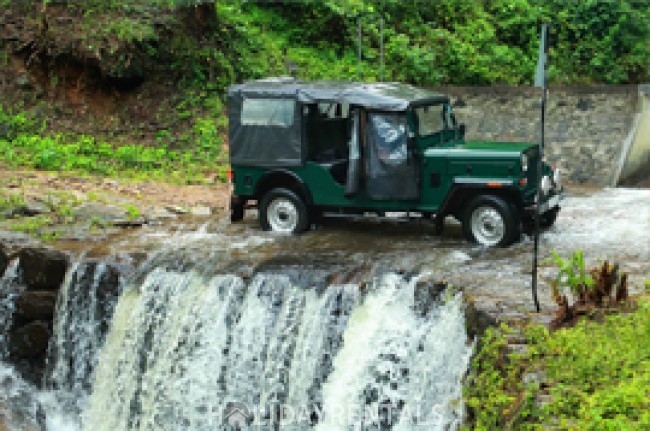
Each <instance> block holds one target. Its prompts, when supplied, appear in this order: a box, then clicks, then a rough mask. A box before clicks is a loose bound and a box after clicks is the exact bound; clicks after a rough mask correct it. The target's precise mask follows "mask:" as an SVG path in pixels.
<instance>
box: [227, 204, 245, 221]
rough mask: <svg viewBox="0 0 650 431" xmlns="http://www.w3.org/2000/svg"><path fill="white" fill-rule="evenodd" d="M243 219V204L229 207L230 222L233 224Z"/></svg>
mask: <svg viewBox="0 0 650 431" xmlns="http://www.w3.org/2000/svg"><path fill="white" fill-rule="evenodd" d="M243 219H244V204H243V203H236V204H232V203H231V206H230V221H231V223H235V222H238V221H241V220H243Z"/></svg>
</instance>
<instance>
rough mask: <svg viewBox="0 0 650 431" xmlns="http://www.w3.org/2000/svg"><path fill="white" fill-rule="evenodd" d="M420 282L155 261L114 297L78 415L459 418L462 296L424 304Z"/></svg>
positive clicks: (98, 425) (416, 421)
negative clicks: (206, 268)
mask: <svg viewBox="0 0 650 431" xmlns="http://www.w3.org/2000/svg"><path fill="white" fill-rule="evenodd" d="M418 286H419V284H418V278H417V277H415V278H412V279H407V278H406V277H403V276H400V275H397V274H385V275H382V276H379V277H377V278H376V279H374V280H373V282H372V283H369V285H368V286H365V287H364V288H363V289H361V288H360V287H359V286H357V285H352V284H349V285H345V284H344V285H330V286H327V287H326V288H319V287H318V286H314V285H311V284H309V283H307V284H304V283H303V284H300V283H297V282H295V281H294V280H293V279H292V278H291V277H289V276H288V275H287V274H283V273H280V272H269V273H259V274H257V275H255V276H254V277H253V278H252V279H250V280H244V279H242V278H241V277H239V276H235V275H216V276H209V277H208V276H205V275H202V274H199V273H197V272H194V271H191V270H190V271H182V272H181V271H175V270H171V269H168V268H165V267H158V268H156V269H153V270H151V271H150V272H149V273H148V274H147V275H146V277H144V279H143V281H142V282H141V283H139V284H134V285H131V286H129V287H128V288H127V289H126V290H125V291H124V293H123V294H122V295H121V297H120V300H119V302H118V304H117V307H116V309H115V312H114V317H113V321H112V325H111V329H110V332H109V335H108V337H107V338H106V342H105V344H104V346H103V349H102V352H101V355H100V359H99V362H98V364H97V368H96V371H95V374H94V383H93V386H92V391H91V396H90V399H89V402H88V404H87V406H86V408H85V410H84V412H83V413H82V429H84V430H93V431H101V430H111V431H113V430H136V429H137V430H178V429H184V430H191V431H194V430H197V431H198V430H214V429H228V426H232V429H248V428H250V429H296V430H303V429H310V428H312V427H316V429H318V430H339V429H341V430H343V429H346V430H347V429H360V430H361V429H363V430H371V429H400V430H409V429H413V426H415V425H419V426H425V428H426V429H432V430H436V429H439V430H443V429H455V428H457V427H458V425H459V424H460V423H461V420H462V411H463V407H462V398H461V388H462V386H461V379H462V376H463V374H464V373H465V371H466V369H467V363H468V360H469V355H470V352H471V345H470V343H468V340H467V336H466V334H465V328H464V318H463V311H462V300H461V298H460V294H452V293H448V294H447V295H446V296H445V297H443V298H438V299H436V301H434V302H432V304H431V306H430V307H422V306H421V305H419V304H417V301H416V298H417V297H418V294H417V292H416V290H417V289H419V288H422V289H423V287H421V286H420V287H418ZM321 287H322V286H321ZM421 429H424V428H421Z"/></svg>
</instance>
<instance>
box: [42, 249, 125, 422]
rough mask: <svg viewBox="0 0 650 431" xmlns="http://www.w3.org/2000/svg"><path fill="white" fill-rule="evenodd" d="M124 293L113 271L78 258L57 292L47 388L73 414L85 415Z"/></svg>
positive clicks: (99, 264)
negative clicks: (116, 310) (104, 348)
mask: <svg viewBox="0 0 650 431" xmlns="http://www.w3.org/2000/svg"><path fill="white" fill-rule="evenodd" d="M120 288H121V279H120V276H119V273H118V272H117V271H116V270H115V269H114V268H112V267H110V266H108V265H107V264H106V263H104V262H96V261H92V260H91V261H88V260H83V259H81V258H80V259H79V260H78V261H77V262H76V263H75V264H74V265H72V267H71V269H70V270H68V272H67V274H66V277H65V279H64V281H63V284H62V286H61V289H60V291H59V296H58V298H57V309H56V312H55V319H54V330H53V336H52V338H51V340H50V345H49V349H48V357H47V372H46V376H45V382H44V386H45V387H46V388H47V389H52V390H56V391H57V393H58V396H59V398H61V401H63V400H65V401H66V403H67V404H69V405H68V406H66V408H68V409H69V410H72V411H74V412H77V413H78V412H80V411H81V410H83V408H84V407H85V402H86V399H87V397H88V395H89V394H90V389H91V385H92V380H93V375H94V369H95V365H96V363H97V359H98V356H99V352H100V350H101V347H102V346H103V344H104V339H105V337H106V333H107V332H108V328H109V325H110V321H111V318H112V315H113V309H114V306H115V302H116V301H117V297H118V296H119V291H120Z"/></svg>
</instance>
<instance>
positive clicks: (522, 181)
mask: <svg viewBox="0 0 650 431" xmlns="http://www.w3.org/2000/svg"><path fill="white" fill-rule="evenodd" d="M527 184H528V179H526V178H522V179H520V180H519V185H520V186H521V187H526V185H527Z"/></svg>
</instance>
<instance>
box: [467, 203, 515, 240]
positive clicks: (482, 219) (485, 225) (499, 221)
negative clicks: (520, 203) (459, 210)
mask: <svg viewBox="0 0 650 431" xmlns="http://www.w3.org/2000/svg"><path fill="white" fill-rule="evenodd" d="M463 232H464V233H465V236H466V237H467V239H469V240H470V241H475V242H478V243H479V244H481V245H484V246H486V247H494V246H497V247H505V246H507V245H510V244H511V243H513V242H514V241H516V240H517V239H518V238H519V235H520V229H519V221H518V220H517V218H516V217H515V212H514V211H513V208H512V207H511V206H510V205H508V203H507V202H506V201H504V200H503V199H502V198H500V197H498V196H490V195H483V196H477V197H476V198H474V199H473V200H472V201H470V203H469V205H468V206H467V207H466V210H465V214H464V216H463Z"/></svg>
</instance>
